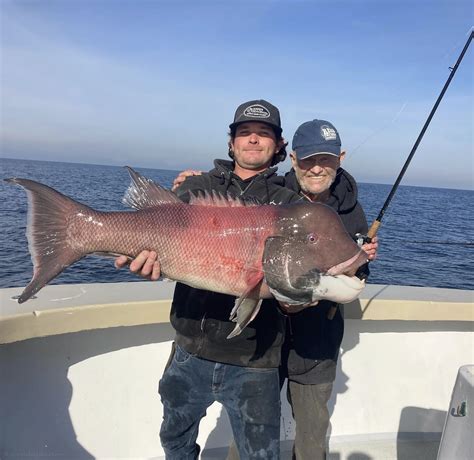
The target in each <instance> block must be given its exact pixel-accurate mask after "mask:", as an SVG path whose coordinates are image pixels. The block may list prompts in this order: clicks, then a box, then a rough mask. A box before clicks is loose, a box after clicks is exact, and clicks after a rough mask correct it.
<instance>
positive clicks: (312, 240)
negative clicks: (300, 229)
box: [308, 233, 318, 243]
mask: <svg viewBox="0 0 474 460" xmlns="http://www.w3.org/2000/svg"><path fill="white" fill-rule="evenodd" d="M308 241H309V242H310V243H316V241H318V237H317V236H316V235H315V234H314V233H310V234H309V235H308Z"/></svg>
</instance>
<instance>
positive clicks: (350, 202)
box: [281, 168, 369, 384]
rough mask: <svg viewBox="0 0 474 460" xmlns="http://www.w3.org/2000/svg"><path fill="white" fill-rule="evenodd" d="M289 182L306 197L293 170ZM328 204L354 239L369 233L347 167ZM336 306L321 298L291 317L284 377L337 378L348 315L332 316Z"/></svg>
mask: <svg viewBox="0 0 474 460" xmlns="http://www.w3.org/2000/svg"><path fill="white" fill-rule="evenodd" d="M285 185H286V187H288V188H289V189H291V190H294V191H295V192H297V193H299V194H300V196H301V197H302V199H306V198H304V196H303V195H302V193H301V188H300V186H299V184H298V181H297V179H296V175H295V172H294V170H293V169H292V170H291V171H290V172H289V173H287V174H286V176H285ZM325 204H327V205H328V206H330V207H331V208H333V209H334V210H335V211H337V213H338V214H339V217H340V218H341V220H342V223H343V224H344V226H345V227H346V230H347V231H348V233H349V234H350V235H351V236H352V237H353V238H354V239H356V236H355V235H356V233H362V234H364V235H366V234H367V230H368V227H367V219H366V217H365V214H364V211H363V209H362V206H361V205H360V203H359V202H358V201H357V184H356V182H355V180H354V178H353V177H352V176H351V175H350V174H349V173H348V172H347V171H345V170H344V169H342V168H339V169H338V170H337V174H336V180H335V181H334V183H333V184H332V185H331V187H330V197H329V199H328V201H326V202H325ZM359 273H361V274H364V275H365V276H364V277H367V276H368V274H369V269H368V265H365V266H364V267H362V268H361V269H359ZM334 305H336V304H335V303H334V302H331V301H328V300H321V301H320V302H319V303H318V305H317V306H315V307H312V308H306V309H304V310H302V311H301V312H299V313H295V314H292V315H289V316H288V319H287V325H286V337H285V343H284V345H283V350H282V366H281V375H282V377H288V378H289V379H290V380H294V381H296V382H299V383H303V384H319V383H329V382H332V381H333V380H334V379H335V369H336V368H335V366H334V363H335V362H336V361H337V358H338V354H339V348H340V346H341V342H342V336H343V334H344V318H343V312H342V311H341V310H342V309H341V308H338V309H337V312H336V315H335V316H334V318H333V319H332V320H330V319H328V317H327V316H328V311H329V309H330V308H331V307H332V306H334Z"/></svg>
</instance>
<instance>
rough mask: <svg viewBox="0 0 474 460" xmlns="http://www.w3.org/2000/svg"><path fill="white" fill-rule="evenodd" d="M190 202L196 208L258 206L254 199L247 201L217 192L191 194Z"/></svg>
mask: <svg viewBox="0 0 474 460" xmlns="http://www.w3.org/2000/svg"><path fill="white" fill-rule="evenodd" d="M189 196H190V200H189V204H192V205H194V206H217V207H220V208H237V207H242V206H258V205H259V204H260V203H258V202H257V201H256V200H252V199H250V200H249V199H245V201H244V200H243V199H241V198H234V197H232V196H231V195H229V194H227V195H223V194H222V193H219V192H216V191H215V190H213V191H212V192H208V191H207V190H206V191H205V192H197V193H193V192H190V193H189Z"/></svg>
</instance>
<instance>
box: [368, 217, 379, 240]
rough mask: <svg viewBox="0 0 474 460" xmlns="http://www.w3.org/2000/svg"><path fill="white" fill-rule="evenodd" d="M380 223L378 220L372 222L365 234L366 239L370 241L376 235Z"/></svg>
mask: <svg viewBox="0 0 474 460" xmlns="http://www.w3.org/2000/svg"><path fill="white" fill-rule="evenodd" d="M381 223H382V222H381V221H380V220H377V219H375V220H374V222H373V223H372V225H371V226H370V228H369V231H368V232H367V238H371V239H372V238H373V237H374V236H375V235H376V234H377V232H378V231H379V227H380V224H381Z"/></svg>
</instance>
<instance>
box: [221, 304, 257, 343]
mask: <svg viewBox="0 0 474 460" xmlns="http://www.w3.org/2000/svg"><path fill="white" fill-rule="evenodd" d="M261 305H262V299H250V298H246V299H243V298H242V297H239V298H238V299H237V300H236V301H235V306H234V309H233V310H232V313H231V317H230V319H231V321H234V322H235V323H237V324H236V325H235V327H234V329H233V331H232V332H231V333H230V334H229V335H228V336H227V338H228V339H231V338H232V337H235V336H237V335H239V334H240V333H241V332H242V331H243V330H244V329H245V327H246V326H247V325H248V324H249V323H250V322H251V321H253V320H254V318H255V317H256V316H257V314H258V312H259V311H260V306H261Z"/></svg>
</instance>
